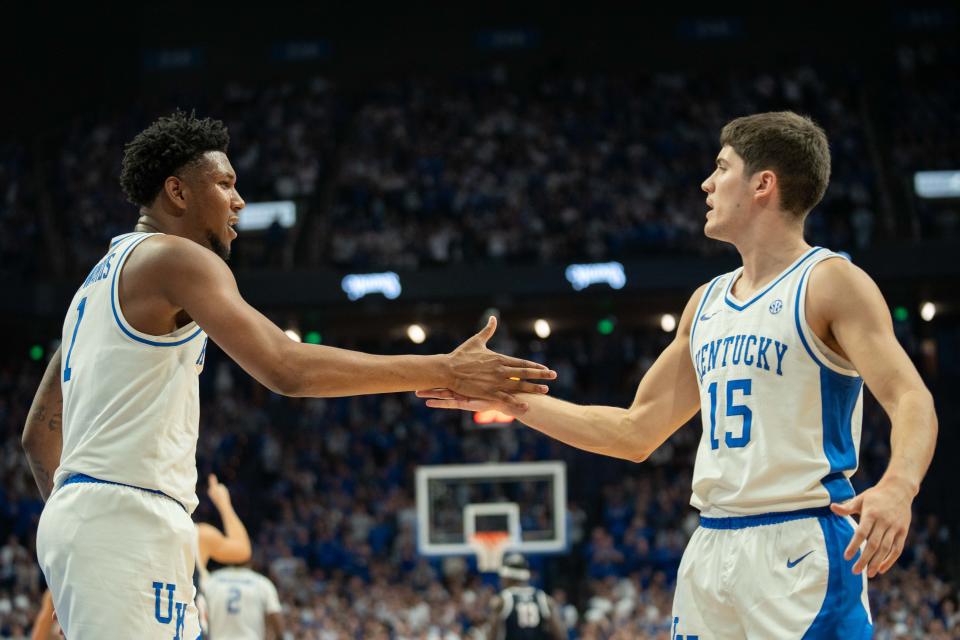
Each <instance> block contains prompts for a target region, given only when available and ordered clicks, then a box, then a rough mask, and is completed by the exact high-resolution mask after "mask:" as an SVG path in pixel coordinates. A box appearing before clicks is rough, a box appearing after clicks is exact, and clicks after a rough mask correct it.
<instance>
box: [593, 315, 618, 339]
mask: <svg viewBox="0 0 960 640" xmlns="http://www.w3.org/2000/svg"><path fill="white" fill-rule="evenodd" d="M616 323H617V319H616V318H614V317H613V316H608V317H606V318H602V319H601V320H600V321H599V322H597V331H598V332H599V333H600V335H602V336H608V335H610V334H611V333H613V328H614V326H615V325H616Z"/></svg>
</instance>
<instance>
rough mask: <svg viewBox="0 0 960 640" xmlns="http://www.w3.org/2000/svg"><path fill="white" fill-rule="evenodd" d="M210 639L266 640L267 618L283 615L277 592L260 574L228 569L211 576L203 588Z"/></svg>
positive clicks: (234, 568) (215, 572) (242, 569)
mask: <svg viewBox="0 0 960 640" xmlns="http://www.w3.org/2000/svg"><path fill="white" fill-rule="evenodd" d="M204 594H205V595H206V598H207V607H208V609H209V611H208V614H207V615H208V616H209V624H210V637H211V638H225V639H227V640H247V639H249V640H263V638H265V637H266V624H267V622H266V620H267V616H268V615H269V614H272V613H280V611H281V608H280V598H279V596H278V595H277V588H276V587H274V586H273V583H272V582H270V581H269V580H268V579H267V578H265V577H264V576H262V575H260V574H259V573H257V572H255V571H253V570H251V569H244V568H239V567H228V568H226V569H220V570H219V571H214V572H213V573H212V574H210V578H209V580H207V583H206V585H205V586H204Z"/></svg>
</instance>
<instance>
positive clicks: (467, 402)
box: [417, 389, 525, 418]
mask: <svg viewBox="0 0 960 640" xmlns="http://www.w3.org/2000/svg"><path fill="white" fill-rule="evenodd" d="M417 397H418V398H423V399H425V400H426V401H427V406H428V407H431V408H433V409H459V410H460V411H476V412H479V411H490V410H491V409H492V410H494V411H499V412H501V413H505V414H507V415H509V416H513V417H514V418H517V417H519V416H521V415H523V413H524V412H525V410H524V411H520V410H518V409H517V408H515V407H514V406H512V405H508V404H506V403H505V402H493V401H490V400H478V399H477V398H468V397H466V396H462V395H460V394H459V393H456V392H454V391H451V390H450V389H424V390H423V391H417Z"/></svg>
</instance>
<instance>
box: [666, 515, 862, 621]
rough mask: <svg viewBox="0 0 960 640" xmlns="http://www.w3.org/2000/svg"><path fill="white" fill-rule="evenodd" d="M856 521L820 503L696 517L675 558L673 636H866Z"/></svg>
mask: <svg viewBox="0 0 960 640" xmlns="http://www.w3.org/2000/svg"><path fill="white" fill-rule="evenodd" d="M855 524H856V523H854V522H853V520H852V519H850V518H841V517H839V516H836V515H834V514H833V513H831V512H830V509H829V508H827V507H824V508H817V509H804V510H801V511H791V512H785V513H770V514H763V515H756V516H743V517H735V518H701V519H700V528H699V529H697V531H695V532H694V534H693V537H692V538H691V539H690V543H689V544H688V545H687V548H686V550H685V551H684V554H683V559H682V560H681V562H680V570H679V572H678V574H677V590H676V593H675V594H674V600H673V629H672V632H671V636H670V637H671V639H672V640H707V639H710V640H713V639H723V640H734V639H739V638H750V639H751V640H753V639H754V638H757V639H759V638H763V639H765V640H766V639H770V640H780V639H800V638H817V639H821V638H836V639H837V640H840V639H841V638H842V639H843V640H861V639H865V638H871V637H872V635H873V623H872V619H871V617H870V605H869V602H868V600H867V576H866V574H865V573H864V574H861V575H854V573H853V572H852V568H853V564H854V562H856V560H857V558H859V555H860V554H859V552H858V553H857V557H856V558H854V559H853V560H850V561H847V560H844V559H843V552H844V550H845V549H846V548H847V545H848V544H849V543H850V539H851V538H852V537H853V529H854V525H855Z"/></svg>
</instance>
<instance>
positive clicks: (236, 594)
mask: <svg viewBox="0 0 960 640" xmlns="http://www.w3.org/2000/svg"><path fill="white" fill-rule="evenodd" d="M240 596H241V593H240V589H238V588H237V587H230V595H229V596H228V597H227V613H230V614H234V613H240Z"/></svg>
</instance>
